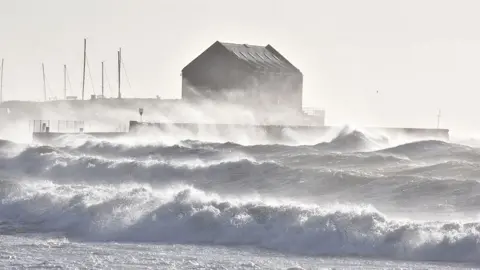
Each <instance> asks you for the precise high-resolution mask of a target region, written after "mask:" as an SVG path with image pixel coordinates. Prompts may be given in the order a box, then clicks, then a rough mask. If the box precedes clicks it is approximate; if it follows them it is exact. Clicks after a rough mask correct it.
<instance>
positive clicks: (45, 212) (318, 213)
mask: <svg viewBox="0 0 480 270" xmlns="http://www.w3.org/2000/svg"><path fill="white" fill-rule="evenodd" d="M479 161H480V149H479V148H476V147H475V146H468V145H463V144H456V143H452V142H445V141H435V140H412V139H405V140H403V141H398V140H395V141H394V140H392V138H389V137H388V136H385V135H383V134H369V133H365V132H362V131H360V130H355V129H350V128H344V129H342V130H341V131H340V132H339V133H338V134H336V135H335V136H333V137H332V138H330V139H325V140H324V141H323V142H320V143H318V141H317V142H315V143H312V144H310V145H308V144H303V145H302V144H297V145H283V144H259V145H255V144H249V145H242V144H239V143H236V142H204V141H196V140H183V141H182V140H181V141H177V142H175V143H168V144H167V143H159V142H158V141H148V142H138V141H136V142H128V143H126V142H125V141H108V140H99V139H95V140H94V139H89V138H86V139H85V138H83V139H82V140H80V141H77V142H76V143H60V144H52V145H33V144H32V145H22V144H17V143H14V142H11V141H6V140H2V141H0V200H1V204H0V233H3V234H17V233H23V232H33V233H46V232H61V233H63V234H65V235H66V236H67V237H69V238H70V239H71V240H77V241H128V242H158V243H177V244H199V245H200V244H208V245H250V246H254V247H259V248H267V249H272V250H276V251H280V252H288V253H295V254H302V255H309V256H322V255H328V256H330V255H334V256H371V257H379V258H392V259H406V260H434V261H455V262H473V263H480V260H479V258H480V223H479V222H478V218H479V215H478V209H480V208H479V207H480V181H479V179H480V166H479V165H478V162H479ZM272 198H275V199H272ZM281 198H284V199H281ZM456 214H458V215H456ZM465 216H468V217H469V219H466V218H465ZM419 217H421V218H419Z"/></svg>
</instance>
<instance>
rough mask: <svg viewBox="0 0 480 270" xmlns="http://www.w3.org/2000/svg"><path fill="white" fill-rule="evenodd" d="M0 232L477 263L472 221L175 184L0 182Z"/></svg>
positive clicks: (477, 233)
mask: <svg viewBox="0 0 480 270" xmlns="http://www.w3.org/2000/svg"><path fill="white" fill-rule="evenodd" d="M0 219H1V220H3V223H2V225H1V227H0V228H1V229H0V230H1V231H2V232H3V233H12V232H16V233H18V232H63V233H65V235H66V236H67V237H70V238H71V239H77V240H81V241H128V242H138V241H142V242H159V243H175V244H209V245H251V246H255V247H260V248H268V249H272V250H277V251H282V252H289V253H295V254H302V255H313V256H319V255H336V256H338V255H339V256H346V255H348V256H352V255H354V256H370V257H384V258H394V259H407V260H432V261H462V262H475V263H480V259H479V258H480V245H479V242H480V223H478V222H471V223H466V222H413V221H408V220H405V221H402V220H396V219H394V218H390V217H388V216H387V215H384V214H382V213H381V212H379V211H377V210H376V209H375V208H373V207H371V206H364V205H356V206H351V205H305V204H301V203H297V202H285V201H283V202H282V201H274V200H270V201H269V200H260V199H257V200H255V199H251V198H224V197H221V196H219V195H217V194H209V193H206V192H203V191H201V190H198V189H195V188H192V187H188V186H177V187H169V188H163V189H152V188H151V187H149V186H145V185H122V186H118V187H109V186H94V187H87V186H82V185H66V186H65V185H62V186H59V185H55V184H52V183H49V182H43V183H41V182H37V183H28V184H25V183H18V184H6V183H2V205H1V206H0Z"/></svg>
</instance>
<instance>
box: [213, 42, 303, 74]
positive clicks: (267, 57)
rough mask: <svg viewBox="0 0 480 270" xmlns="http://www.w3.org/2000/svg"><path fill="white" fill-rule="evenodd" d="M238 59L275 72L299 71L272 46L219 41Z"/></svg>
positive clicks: (253, 66)
mask: <svg viewBox="0 0 480 270" xmlns="http://www.w3.org/2000/svg"><path fill="white" fill-rule="evenodd" d="M219 43H220V44H221V45H222V46H223V47H225V48H226V49H227V50H228V51H230V52H231V53H233V54H234V55H235V57H237V58H238V59H239V60H241V61H244V62H246V63H247V64H248V65H250V66H251V67H252V68H254V69H257V70H265V71H277V72H285V71H286V72H300V71H299V70H298V69H297V68H296V67H295V66H294V65H292V64H291V63H290V62H289V61H288V60H287V59H285V57H283V56H282V55H281V54H280V53H279V52H277V51H276V50H275V49H274V48H273V47H272V46H270V45H267V46H257V45H247V44H234V43H226V42H219Z"/></svg>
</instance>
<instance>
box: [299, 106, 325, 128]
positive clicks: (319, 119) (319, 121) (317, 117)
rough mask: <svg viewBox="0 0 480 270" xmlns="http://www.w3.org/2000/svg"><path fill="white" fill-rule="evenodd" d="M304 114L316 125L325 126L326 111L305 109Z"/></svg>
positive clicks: (311, 108)
mask: <svg viewBox="0 0 480 270" xmlns="http://www.w3.org/2000/svg"><path fill="white" fill-rule="evenodd" d="M303 112H304V113H305V114H306V115H307V116H309V118H310V119H312V120H313V121H314V122H315V124H316V125H322V126H323V125H325V110H323V109H319V108H313V107H305V108H303Z"/></svg>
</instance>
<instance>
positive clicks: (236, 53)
mask: <svg viewBox="0 0 480 270" xmlns="http://www.w3.org/2000/svg"><path fill="white" fill-rule="evenodd" d="M302 88H303V74H302V72H300V70H299V69H298V68H296V67H295V66H294V65H293V64H292V63H290V62H289V61H288V60H287V59H286V58H285V57H284V56H282V55H281V54H280V53H279V52H278V51H277V50H275V49H274V48H273V47H272V46H271V45H267V46H256V45H247V44H233V43H223V42H219V41H217V42H215V43H214V44H213V45H211V46H210V47H209V48H208V49H206V50H205V51H204V52H203V53H202V54H200V55H199V56H198V57H197V58H195V59H194V60H193V61H192V62H190V63H189V64H188V65H187V66H185V67H184V68H183V69H182V99H185V100H187V101H190V102H196V101H200V100H205V99H207V100H214V101H218V100H222V101H227V102H231V103H236V104H242V105H246V106H250V107H253V108H258V109H268V108H274V107H276V108H278V107H284V108H286V107H288V108H290V109H294V110H296V111H299V112H300V111H301V110H302V90H303V89H302Z"/></svg>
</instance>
